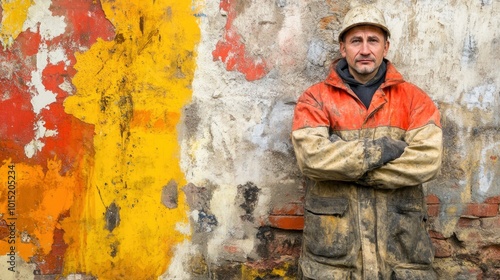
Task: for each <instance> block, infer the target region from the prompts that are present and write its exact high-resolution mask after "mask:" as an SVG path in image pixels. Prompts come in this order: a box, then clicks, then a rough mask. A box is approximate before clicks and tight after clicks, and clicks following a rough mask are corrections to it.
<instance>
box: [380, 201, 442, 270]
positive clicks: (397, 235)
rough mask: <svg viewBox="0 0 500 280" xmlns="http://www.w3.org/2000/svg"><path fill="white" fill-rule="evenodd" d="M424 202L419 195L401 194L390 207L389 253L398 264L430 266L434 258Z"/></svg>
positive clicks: (388, 215) (388, 214)
mask: <svg viewBox="0 0 500 280" xmlns="http://www.w3.org/2000/svg"><path fill="white" fill-rule="evenodd" d="M422 201H423V197H420V196H419V195H418V193H415V192H412V193H410V192H401V194H400V195H397V196H395V197H393V198H392V200H391V202H390V203H389V205H388V209H387V210H388V211H387V217H388V219H387V220H388V223H389V224H388V228H390V229H391V232H390V234H389V236H388V240H387V252H388V253H389V254H390V255H391V256H392V258H393V259H394V261H395V262H396V263H400V264H402V263H409V264H421V265H430V264H431V262H432V260H433V258H434V250H433V247H432V242H431V239H430V237H429V234H428V232H427V229H426V227H425V220H426V216H425V209H424V208H423V206H422ZM397 279H399V278H397ZM411 279H413V278H411Z"/></svg>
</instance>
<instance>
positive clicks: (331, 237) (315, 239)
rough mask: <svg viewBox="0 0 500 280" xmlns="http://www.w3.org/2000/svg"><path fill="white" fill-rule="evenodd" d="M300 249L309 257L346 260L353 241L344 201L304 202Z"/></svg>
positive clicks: (315, 198) (312, 199)
mask: <svg viewBox="0 0 500 280" xmlns="http://www.w3.org/2000/svg"><path fill="white" fill-rule="evenodd" d="M305 209H306V211H305V213H304V216H305V224H304V245H305V248H306V249H307V250H308V252H309V253H311V254H313V255H315V256H318V257H323V258H341V257H344V256H346V255H347V254H348V253H349V251H350V249H351V247H352V244H353V243H354V242H353V239H354V234H355V232H354V228H353V226H352V222H351V217H350V215H349V213H350V211H349V201H348V199H347V198H344V197H341V198H337V197H335V198H331V197H319V196H310V197H308V198H306V204H305Z"/></svg>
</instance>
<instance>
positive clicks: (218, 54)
mask: <svg viewBox="0 0 500 280" xmlns="http://www.w3.org/2000/svg"><path fill="white" fill-rule="evenodd" d="M236 4H237V1H234V0H223V1H221V3H220V8H221V9H222V10H224V11H225V12H227V21H226V26H225V27H224V29H225V31H224V38H223V39H222V40H220V41H219V42H217V45H216V46H215V50H214V51H213V52H212V56H213V58H214V61H216V60H220V61H222V62H223V63H225V64H226V70H228V71H234V70H236V71H238V72H240V73H243V74H245V78H246V79H247V80H248V81H255V80H258V79H261V78H262V77H264V76H265V75H266V74H267V73H268V72H269V70H268V67H267V63H266V62H265V61H264V60H263V59H261V58H255V57H251V56H248V55H247V54H246V47H245V44H243V43H242V42H243V39H242V38H241V35H240V34H239V33H238V31H237V29H236V27H235V26H234V25H233V20H234V19H235V18H236V15H237V14H236Z"/></svg>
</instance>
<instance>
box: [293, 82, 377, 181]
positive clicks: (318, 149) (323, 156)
mask: <svg viewBox="0 0 500 280" xmlns="http://www.w3.org/2000/svg"><path fill="white" fill-rule="evenodd" d="M329 127H330V122H329V119H328V116H327V115H326V113H325V112H324V110H323V106H322V102H321V101H320V100H317V99H316V98H315V97H314V96H313V95H312V94H311V93H310V92H305V93H304V94H303V95H302V96H301V97H300V98H299V100H298V102H297V106H296V107H295V113H294V119H293V127H292V135H291V137H292V143H293V147H294V150H295V155H296V157H297V163H298V165H299V168H300V170H301V171H302V173H303V174H304V175H305V176H307V177H309V178H311V179H313V180H316V181H323V180H336V181H356V180H358V179H359V178H360V177H361V176H362V175H364V174H365V173H366V172H367V171H368V170H369V169H370V168H371V167H372V166H374V165H375V164H376V163H377V162H379V161H380V158H381V154H380V150H379V151H378V154H377V149H376V147H373V146H372V145H369V143H368V141H366V140H363V139H360V140H355V141H344V140H343V139H341V138H340V137H339V136H337V135H333V137H332V135H330V131H329ZM368 149H370V150H372V151H371V152H370V154H371V155H373V154H376V156H371V157H367V156H366V154H367V150H368Z"/></svg>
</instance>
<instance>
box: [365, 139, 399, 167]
mask: <svg viewBox="0 0 500 280" xmlns="http://www.w3.org/2000/svg"><path fill="white" fill-rule="evenodd" d="M373 142H374V144H375V145H377V146H379V147H380V150H381V152H382V156H381V158H380V163H381V164H382V165H383V164H386V163H388V162H389V161H393V160H395V159H397V158H399V157H400V156H401V155H402V154H403V152H404V151H405V148H406V147H408V144H406V142H404V141H401V140H394V139H392V138H389V137H387V136H384V137H382V138H379V139H377V140H374V141H373Z"/></svg>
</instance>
